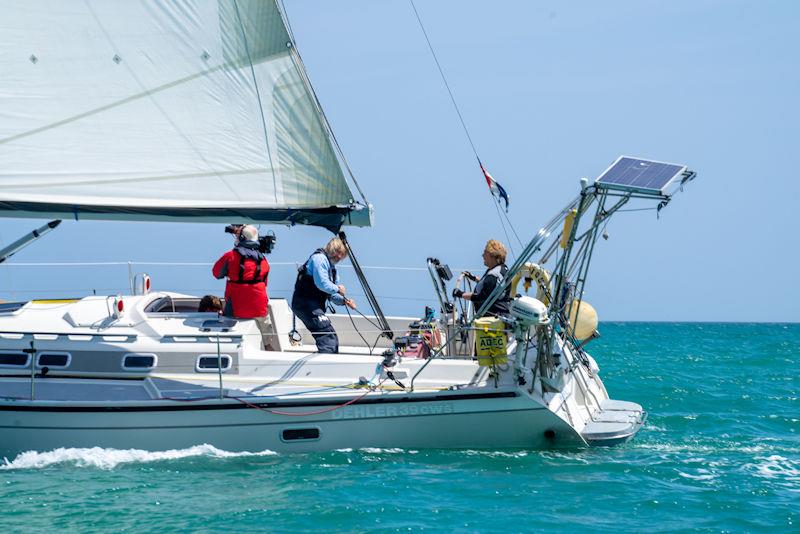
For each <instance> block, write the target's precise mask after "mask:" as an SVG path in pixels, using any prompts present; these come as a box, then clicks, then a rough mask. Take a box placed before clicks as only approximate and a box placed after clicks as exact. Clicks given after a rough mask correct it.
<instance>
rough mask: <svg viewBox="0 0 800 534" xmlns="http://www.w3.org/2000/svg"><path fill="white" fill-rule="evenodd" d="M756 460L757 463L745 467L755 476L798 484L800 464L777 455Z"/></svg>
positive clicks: (799, 480)
mask: <svg viewBox="0 0 800 534" xmlns="http://www.w3.org/2000/svg"><path fill="white" fill-rule="evenodd" d="M756 460H758V463H754V464H746V465H745V467H746V468H748V469H750V470H752V471H755V474H756V476H759V477H762V478H783V479H786V480H791V481H793V482H795V481H796V482H800V462H798V461H795V460H790V459H788V458H785V457H783V456H779V455H777V454H773V455H772V456H767V457H760V458H756Z"/></svg>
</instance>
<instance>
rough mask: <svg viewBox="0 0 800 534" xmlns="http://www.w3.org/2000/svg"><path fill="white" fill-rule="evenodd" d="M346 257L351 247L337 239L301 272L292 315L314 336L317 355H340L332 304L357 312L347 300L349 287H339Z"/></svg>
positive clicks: (299, 271)
mask: <svg viewBox="0 0 800 534" xmlns="http://www.w3.org/2000/svg"><path fill="white" fill-rule="evenodd" d="M346 257H347V247H345V246H344V243H343V242H342V240H341V239H339V238H338V237H334V238H333V239H331V240H330V241H328V244H327V245H325V248H318V249H317V250H315V251H314V253H313V254H311V256H310V257H309V258H308V260H307V261H306V262H305V263H304V264H303V265H302V266H301V267H300V268H299V269H298V270H297V281H296V282H295V284H294V294H293V295H292V311H293V312H294V314H295V315H296V316H297V317H298V318H299V319H300V320H301V321H302V322H303V324H304V325H306V328H308V330H309V331H310V332H311V335H312V336H314V341H315V342H316V344H317V351H318V352H321V353H331V354H336V353H338V352H339V338H338V336H337V335H336V330H334V329H333V325H331V321H330V319H329V318H328V316H327V315H325V308H326V306H327V305H328V303H329V302H330V303H332V304H336V305H339V306H347V307H348V308H351V309H355V308H356V303H355V302H354V301H353V300H352V299H349V298H347V297H346V296H345V287H344V286H343V285H342V284H340V283H339V276H338V274H337V272H336V264H337V263H339V262H340V261H342V260H343V259H345V258H346Z"/></svg>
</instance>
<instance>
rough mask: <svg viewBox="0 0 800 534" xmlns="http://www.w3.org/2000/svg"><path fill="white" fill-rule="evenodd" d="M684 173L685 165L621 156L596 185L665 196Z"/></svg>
mask: <svg viewBox="0 0 800 534" xmlns="http://www.w3.org/2000/svg"><path fill="white" fill-rule="evenodd" d="M684 172H686V166H685V165H675V164H673V163H661V162H658V161H650V160H646V159H639V158H630V157H628V156H620V157H619V158H617V161H615V162H614V164H613V165H611V167H609V168H608V169H606V171H605V172H604V173H603V174H601V175H600V177H599V178H598V179H597V181H596V182H595V185H596V186H597V187H600V188H606V189H618V190H621V191H634V192H637V193H645V194H656V195H665V194H666V193H665V189H666V188H667V187H668V186H669V185H670V184H671V183H672V182H673V181H674V180H675V179H676V178H679V177H680V176H681V175H683V173H684Z"/></svg>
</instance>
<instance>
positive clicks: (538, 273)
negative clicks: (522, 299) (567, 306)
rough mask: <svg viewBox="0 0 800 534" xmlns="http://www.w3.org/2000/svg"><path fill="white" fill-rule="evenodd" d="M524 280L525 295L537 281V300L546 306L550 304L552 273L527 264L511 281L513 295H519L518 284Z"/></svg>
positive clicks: (535, 265) (533, 264)
mask: <svg viewBox="0 0 800 534" xmlns="http://www.w3.org/2000/svg"><path fill="white" fill-rule="evenodd" d="M523 278H524V280H525V281H524V282H523V287H524V288H525V293H527V292H528V290H529V289H530V288H531V285H532V284H533V282H534V280H535V281H536V298H537V299H539V300H541V301H542V302H543V303H544V304H545V305H549V304H550V297H549V296H548V295H549V294H550V271H548V270H547V269H545V268H544V267H541V266H539V265H537V264H536V263H530V262H528V263H526V264H525V265H523V266H522V269H520V270H519V272H517V274H515V275H514V278H512V279H511V295H516V294H517V284H519V281H520V280H522V279H523Z"/></svg>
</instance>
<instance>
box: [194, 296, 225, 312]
mask: <svg viewBox="0 0 800 534" xmlns="http://www.w3.org/2000/svg"><path fill="white" fill-rule="evenodd" d="M197 311H199V312H221V311H222V299H221V298H219V297H218V296H216V295H206V296H205V297H203V298H201V299H200V305H199V306H198V307H197Z"/></svg>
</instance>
